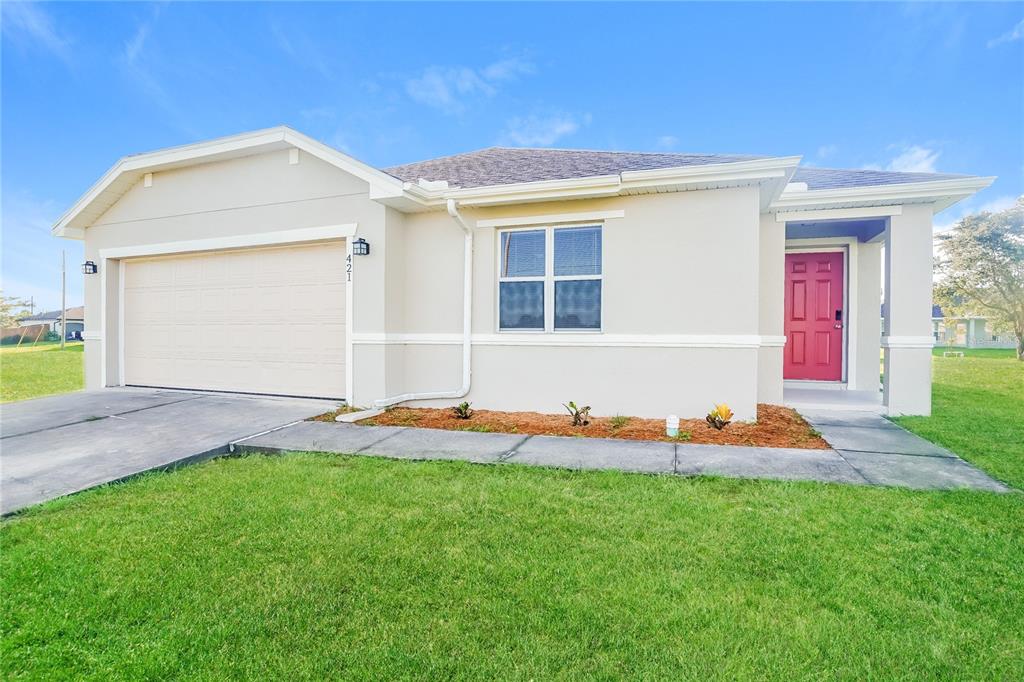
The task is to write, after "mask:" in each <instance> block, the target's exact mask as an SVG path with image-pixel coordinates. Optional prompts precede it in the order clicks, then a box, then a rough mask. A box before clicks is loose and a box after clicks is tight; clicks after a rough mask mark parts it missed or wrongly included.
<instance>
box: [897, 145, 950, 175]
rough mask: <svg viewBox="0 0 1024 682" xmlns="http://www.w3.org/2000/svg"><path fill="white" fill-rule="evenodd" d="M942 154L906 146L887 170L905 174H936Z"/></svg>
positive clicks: (919, 147)
mask: <svg viewBox="0 0 1024 682" xmlns="http://www.w3.org/2000/svg"><path fill="white" fill-rule="evenodd" d="M940 153H941V152H939V151H937V150H935V149H929V148H927V147H921V146H918V145H910V146H904V147H903V148H902V151H901V152H900V153H899V154H898V155H897V156H896V157H895V158H893V160H892V161H890V162H889V165H888V166H887V167H886V170H890V171H901V172H904V173H934V172H935V162H936V161H938V159H939V154H940Z"/></svg>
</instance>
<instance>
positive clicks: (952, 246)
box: [935, 197, 1024, 361]
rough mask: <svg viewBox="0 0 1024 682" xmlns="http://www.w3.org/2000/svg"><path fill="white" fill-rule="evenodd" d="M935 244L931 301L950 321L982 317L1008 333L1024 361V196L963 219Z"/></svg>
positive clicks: (1018, 355) (1019, 356) (1018, 356)
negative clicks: (998, 208) (935, 276)
mask: <svg viewBox="0 0 1024 682" xmlns="http://www.w3.org/2000/svg"><path fill="white" fill-rule="evenodd" d="M938 239H939V246H940V248H939V255H938V258H937V259H936V264H935V267H936V273H937V274H938V281H937V284H936V286H935V296H936V299H937V302H938V303H939V304H940V305H941V306H942V309H943V310H944V311H945V310H949V311H950V312H951V313H952V314H953V316H966V315H979V316H980V315H984V316H985V317H987V318H988V319H989V320H991V321H992V322H993V324H994V325H995V326H996V328H1003V329H1010V330H1012V331H1013V334H1014V335H1015V336H1016V337H1017V359H1018V360H1022V361H1024V197H1020V198H1018V199H1017V203H1016V204H1015V205H1014V206H1013V207H1011V208H1008V209H1006V210H1005V211H999V212H997V213H989V212H988V211H982V212H981V213H976V214H974V215H969V216H967V217H965V218H963V219H961V220H960V222H959V223H958V224H957V226H956V227H954V228H953V229H951V230H949V231H948V232H944V233H942V234H940V235H939V237H938Z"/></svg>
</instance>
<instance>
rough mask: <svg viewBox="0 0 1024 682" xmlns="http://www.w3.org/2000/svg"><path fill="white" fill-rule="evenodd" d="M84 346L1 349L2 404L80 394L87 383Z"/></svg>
mask: <svg viewBox="0 0 1024 682" xmlns="http://www.w3.org/2000/svg"><path fill="white" fill-rule="evenodd" d="M82 345H83V344H81V343H69V344H67V347H66V348H65V349H64V350H63V351H62V350H61V349H60V342H59V341H58V342H57V343H46V344H39V345H37V346H35V347H33V346H22V347H21V348H15V347H10V346H5V347H3V348H2V349H0V402H4V403H8V402H11V401H13V400H26V399H28V398H38V397H39V396H44V395H52V394H54V393H67V392H68V391H77V390H79V389H81V388H82V386H83V385H84V384H85V375H84V370H83V367H82V358H83V357H84V356H83V354H82Z"/></svg>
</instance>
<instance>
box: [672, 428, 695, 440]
mask: <svg viewBox="0 0 1024 682" xmlns="http://www.w3.org/2000/svg"><path fill="white" fill-rule="evenodd" d="M673 440H681V441H683V442H684V443H686V442H688V441H690V440H693V434H692V433H690V432H689V431H680V432H679V433H678V434H677V435H676V437H675V438H674V439H673Z"/></svg>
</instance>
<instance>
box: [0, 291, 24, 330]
mask: <svg viewBox="0 0 1024 682" xmlns="http://www.w3.org/2000/svg"><path fill="white" fill-rule="evenodd" d="M28 307H29V303H28V301H26V300H25V299H23V298H17V297H15V296H4V295H3V294H2V293H0V329H7V328H8V327H17V326H18V322H20V321H21V320H22V319H23V318H25V317H28V316H29V311H28Z"/></svg>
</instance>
